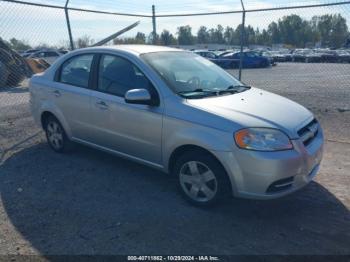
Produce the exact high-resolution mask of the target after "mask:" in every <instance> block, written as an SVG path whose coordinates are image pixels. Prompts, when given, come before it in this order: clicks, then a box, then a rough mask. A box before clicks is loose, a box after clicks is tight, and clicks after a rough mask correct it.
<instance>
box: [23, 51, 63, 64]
mask: <svg viewBox="0 0 350 262" xmlns="http://www.w3.org/2000/svg"><path fill="white" fill-rule="evenodd" d="M61 55H63V54H62V53H61V52H59V51H56V50H41V51H37V52H34V53H31V54H30V55H29V56H28V57H27V58H40V59H44V60H45V61H46V62H47V63H49V64H52V63H53V62H55V60H56V59H57V58H59V57H60V56H61Z"/></svg>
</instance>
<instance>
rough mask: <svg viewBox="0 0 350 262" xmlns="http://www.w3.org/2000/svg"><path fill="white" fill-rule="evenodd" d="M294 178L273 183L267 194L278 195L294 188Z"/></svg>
mask: <svg viewBox="0 0 350 262" xmlns="http://www.w3.org/2000/svg"><path fill="white" fill-rule="evenodd" d="M293 181H294V177H293V176H291V177H287V178H283V179H280V180H277V181H275V182H273V183H272V184H271V185H270V186H269V187H268V188H267V190H266V193H278V192H281V191H284V190H287V189H289V188H291V187H292V185H293Z"/></svg>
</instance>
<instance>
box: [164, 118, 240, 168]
mask: <svg viewBox="0 0 350 262" xmlns="http://www.w3.org/2000/svg"><path fill="white" fill-rule="evenodd" d="M162 140H163V143H162V149H163V150H162V151H163V164H164V167H165V168H166V169H168V166H169V160H170V157H171V154H172V153H173V152H174V151H175V150H176V149H177V148H179V147H181V146H185V145H194V146H198V147H201V148H203V149H205V150H208V151H232V143H234V141H233V135H232V134H229V133H228V132H225V131H222V130H218V129H215V128H211V127H205V126H201V125H198V124H194V123H189V122H186V121H182V120H178V119H166V120H164V126H163V139H162Z"/></svg>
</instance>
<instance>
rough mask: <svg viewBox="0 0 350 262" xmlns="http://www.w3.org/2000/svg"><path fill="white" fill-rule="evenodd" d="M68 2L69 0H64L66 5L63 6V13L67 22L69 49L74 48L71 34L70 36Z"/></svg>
mask: <svg viewBox="0 0 350 262" xmlns="http://www.w3.org/2000/svg"><path fill="white" fill-rule="evenodd" d="M68 3H69V0H67V1H66V5H65V6H64V12H65V14H66V22H67V28H68V35H69V42H70V49H71V50H74V42H73V36H72V31H71V29H70V22H69V14H68Z"/></svg>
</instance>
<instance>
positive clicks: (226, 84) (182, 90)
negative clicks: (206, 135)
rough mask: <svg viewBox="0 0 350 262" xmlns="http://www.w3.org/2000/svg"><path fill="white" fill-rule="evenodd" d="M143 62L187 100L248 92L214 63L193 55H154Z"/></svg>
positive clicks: (148, 54)
mask: <svg viewBox="0 0 350 262" xmlns="http://www.w3.org/2000/svg"><path fill="white" fill-rule="evenodd" d="M142 58H143V59H144V60H145V62H146V63H148V64H149V65H150V66H151V67H152V68H154V69H155V71H156V72H157V73H158V74H159V75H160V76H161V77H162V78H163V79H164V80H165V82H166V83H167V84H168V86H169V87H170V88H171V89H172V90H173V91H174V92H175V93H177V94H179V95H181V96H184V97H186V98H199V97H204V96H209V95H221V94H224V93H225V94H228V93H230V92H231V93H234V92H241V91H244V90H246V89H247V87H246V86H244V85H243V84H242V83H241V82H239V81H238V80H237V79H236V78H234V77H233V76H231V75H230V74H228V73H227V72H225V71H224V70H223V69H221V68H220V67H218V66H217V65H215V64H214V63H212V62H211V61H209V60H207V59H205V58H203V57H201V56H198V55H196V54H193V53H190V52H178V51H167V52H154V53H147V54H143V55H142ZM226 91H227V92H226Z"/></svg>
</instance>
